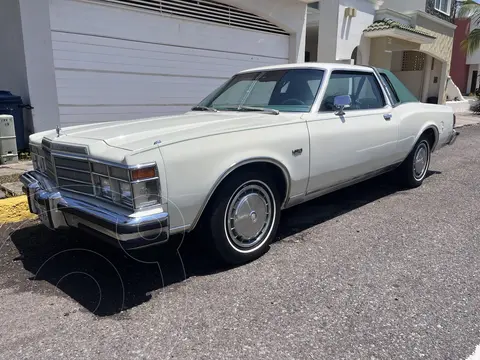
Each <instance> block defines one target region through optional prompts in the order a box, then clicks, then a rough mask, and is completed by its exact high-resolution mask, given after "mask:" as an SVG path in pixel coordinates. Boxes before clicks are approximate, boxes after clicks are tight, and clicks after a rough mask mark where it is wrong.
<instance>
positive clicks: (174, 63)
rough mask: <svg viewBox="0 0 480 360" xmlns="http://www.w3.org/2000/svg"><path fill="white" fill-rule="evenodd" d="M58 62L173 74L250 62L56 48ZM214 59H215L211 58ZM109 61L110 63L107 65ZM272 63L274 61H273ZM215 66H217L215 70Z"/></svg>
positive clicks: (224, 71)
mask: <svg viewBox="0 0 480 360" xmlns="http://www.w3.org/2000/svg"><path fill="white" fill-rule="evenodd" d="M54 58H55V66H56V67H57V68H62V67H63V68H65V67H66V68H70V69H71V68H78V69H90V70H99V71H107V70H108V71H119V72H136V73H157V74H173V75H198V76H215V77H228V76H231V75H232V73H234V72H236V71H238V70H239V69H244V68H249V67H251V66H252V65H251V64H250V65H248V63H246V62H236V61H229V62H225V61H224V62H223V64H222V63H221V62H220V61H210V62H207V63H206V62H202V61H196V57H194V56H189V57H179V58H178V59H176V60H175V59H174V57H173V56H172V58H171V59H168V60H167V59H148V58H140V57H130V56H119V55H105V54H89V53H80V52H76V53H72V52H68V51H58V50H55V51H54ZM210 60H211V59H210ZM105 64H107V67H106V66H105ZM269 64H272V62H269ZM212 70H214V71H213V72H212Z"/></svg>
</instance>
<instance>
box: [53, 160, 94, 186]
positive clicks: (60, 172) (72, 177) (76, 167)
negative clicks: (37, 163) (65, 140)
mask: <svg viewBox="0 0 480 360" xmlns="http://www.w3.org/2000/svg"><path fill="white" fill-rule="evenodd" d="M53 158H54V161H55V170H56V175H57V181H58V186H59V187H60V189H62V190H69V191H75V192H78V193H82V194H86V195H95V190H94V186H93V182H92V176H91V171H90V162H89V161H88V160H86V159H85V160H83V159H72V158H67V157H62V156H60V155H55V156H54V157H53Z"/></svg>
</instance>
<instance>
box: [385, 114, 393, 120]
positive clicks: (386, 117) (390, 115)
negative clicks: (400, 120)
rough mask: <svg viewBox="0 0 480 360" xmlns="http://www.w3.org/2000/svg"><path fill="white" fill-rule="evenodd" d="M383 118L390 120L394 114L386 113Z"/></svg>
mask: <svg viewBox="0 0 480 360" xmlns="http://www.w3.org/2000/svg"><path fill="white" fill-rule="evenodd" d="M383 118H384V119H385V120H387V121H388V120H390V119H391V118H392V114H384V115H383Z"/></svg>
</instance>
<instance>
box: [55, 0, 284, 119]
mask: <svg viewBox="0 0 480 360" xmlns="http://www.w3.org/2000/svg"><path fill="white" fill-rule="evenodd" d="M49 1H50V14H51V29H52V47H53V56H54V65H55V76H56V82H57V94H58V103H59V110H60V121H61V124H64V125H71V124H81V123H88V122H97V121H114V120H128V119H135V118H141V117H149V116H155V115H170V114H178V113H180V112H184V111H187V110H189V109H190V108H191V107H192V106H193V105H195V104H197V103H199V102H200V101H201V100H202V99H203V98H205V97H206V96H207V95H208V94H209V93H210V92H211V91H213V90H214V89H216V88H217V87H219V86H220V85H222V84H223V83H225V81H227V80H228V79H229V78H230V77H231V76H232V75H233V74H234V73H236V72H238V71H240V70H244V69H247V68H252V67H259V66H264V65H273V64H281V63H286V62H288V46H289V37H288V36H286V35H280V34H272V33H266V32H263V31H254V30H245V29H242V28H236V27H228V26H223V25H216V24H212V23H208V22H205V21H192V20H189V19H181V18H178V17H177V18H173V17H166V16H162V15H161V14H159V13H151V12H145V11H137V10H132V9H131V8H126V7H118V6H111V5H105V4H102V5H100V4H98V3H96V2H90V1H79V0H78V1H77V0H49Z"/></svg>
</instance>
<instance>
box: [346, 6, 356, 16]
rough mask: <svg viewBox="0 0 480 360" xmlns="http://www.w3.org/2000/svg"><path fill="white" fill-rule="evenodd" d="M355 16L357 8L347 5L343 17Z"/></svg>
mask: <svg viewBox="0 0 480 360" xmlns="http://www.w3.org/2000/svg"><path fill="white" fill-rule="evenodd" d="M356 16H357V9H355V8H351V7H347V8H345V17H356Z"/></svg>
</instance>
